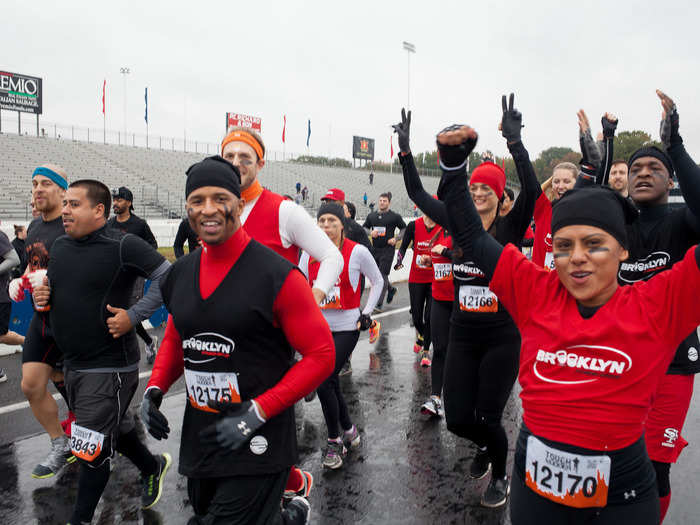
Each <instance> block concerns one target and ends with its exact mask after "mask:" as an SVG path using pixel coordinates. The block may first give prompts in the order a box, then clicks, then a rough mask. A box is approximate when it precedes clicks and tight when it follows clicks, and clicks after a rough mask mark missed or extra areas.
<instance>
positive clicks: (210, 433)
mask: <svg viewBox="0 0 700 525" xmlns="http://www.w3.org/2000/svg"><path fill="white" fill-rule="evenodd" d="M207 404H208V405H209V407H210V408H213V409H215V410H218V411H219V412H220V413H221V416H222V417H221V418H220V419H219V420H218V421H217V422H216V423H214V424H212V425H209V426H208V427H207V428H205V429H204V430H202V431H201V432H200V433H199V437H200V438H201V439H202V441H203V442H206V443H209V444H211V445H216V446H219V447H223V448H230V449H231V450H236V449H238V448H240V447H241V446H243V445H244V444H245V443H246V442H247V441H248V440H249V439H250V438H252V437H253V435H255V432H256V431H257V430H258V429H259V428H260V427H261V426H263V425H264V424H265V420H264V419H262V418H261V417H260V416H259V415H258V413H257V412H256V410H255V406H254V405H253V402H252V401H243V402H242V403H227V402H225V401H214V400H211V399H210V400H209V402H208V403H207Z"/></svg>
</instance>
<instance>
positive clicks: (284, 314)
mask: <svg viewBox="0 0 700 525" xmlns="http://www.w3.org/2000/svg"><path fill="white" fill-rule="evenodd" d="M250 240H251V239H250V236H248V234H247V233H246V232H245V231H244V230H243V228H239V229H238V230H236V232H235V233H234V234H233V235H232V236H231V237H230V238H229V239H228V240H227V241H226V242H224V243H223V244H220V245H207V244H205V245H204V249H202V250H201V255H200V275H199V291H200V293H201V295H202V298H204V299H206V298H207V297H209V296H210V295H211V294H212V293H213V292H214V290H215V289H216V288H217V287H218V286H219V284H221V282H222V281H223V279H224V277H225V276H226V274H227V273H228V272H229V271H230V270H231V268H232V267H233V265H234V264H236V261H237V260H238V258H239V256H240V255H241V253H242V252H243V250H244V249H245V247H246V246H247V245H248V243H249V242H250ZM273 313H274V323H275V326H278V327H279V328H281V329H282V332H284V335H285V337H286V338H287V340H288V341H289V344H290V345H291V346H292V348H294V349H295V350H296V351H297V352H299V353H300V354H301V355H302V359H301V360H300V361H299V362H297V363H296V364H295V365H294V366H292V368H290V369H289V371H288V372H287V373H286V374H285V375H284V377H283V378H282V379H281V380H280V382H279V383H277V384H276V385H275V386H274V387H272V388H270V389H269V390H267V391H266V392H264V393H263V394H261V395H260V396H258V397H257V398H255V401H256V402H257V403H258V405H259V406H260V408H261V409H262V410H263V412H264V413H265V416H266V417H267V418H270V417H273V416H275V415H277V414H279V413H280V412H282V411H283V410H285V409H286V408H288V407H290V406H292V405H293V404H294V403H295V402H296V401H298V400H299V399H301V398H302V397H304V396H305V395H306V394H308V393H309V392H311V391H313V390H314V389H315V388H316V387H318V386H319V385H320V384H321V383H322V382H323V381H324V380H325V379H326V378H327V377H328V376H329V375H330V374H331V372H332V371H333V368H334V366H335V347H334V345H333V337H332V336H331V331H330V328H329V327H328V323H327V322H326V320H325V319H324V317H323V315H322V314H321V310H320V309H319V308H318V306H316V301H315V300H314V297H313V294H312V293H311V288H309V285H308V283H307V282H306V279H305V278H304V276H303V275H302V274H301V272H298V271H292V272H290V273H289V275H288V276H287V279H286V281H285V282H284V284H283V285H282V288H281V289H280V291H279V293H278V294H277V297H276V299H275V301H274V304H273ZM183 370H184V360H183V351H182V339H181V338H180V334H179V333H178V331H177V328H176V327H175V323H174V322H173V319H172V316H168V324H167V326H166V328H165V335H164V336H163V342H162V343H161V345H160V349H159V350H158V355H157V356H156V361H155V363H154V365H153V371H152V373H151V378H150V380H149V381H148V386H147V388H150V387H157V388H159V389H160V390H162V391H163V392H167V391H168V389H169V388H170V386H171V385H172V384H173V383H174V382H175V381H177V379H178V378H179V377H180V376H181V375H182V373H183Z"/></svg>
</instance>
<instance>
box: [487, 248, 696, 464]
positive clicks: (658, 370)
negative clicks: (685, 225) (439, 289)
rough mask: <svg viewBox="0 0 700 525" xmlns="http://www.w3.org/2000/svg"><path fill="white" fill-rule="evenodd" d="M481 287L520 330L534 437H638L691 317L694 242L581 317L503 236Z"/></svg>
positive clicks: (561, 290)
mask: <svg viewBox="0 0 700 525" xmlns="http://www.w3.org/2000/svg"><path fill="white" fill-rule="evenodd" d="M489 286H490V288H491V290H492V291H493V292H494V293H495V294H496V295H498V298H499V300H500V301H501V302H502V303H503V305H504V306H505V307H506V309H507V310H508V312H510V314H511V316H512V317H513V320H514V321H515V323H516V324H517V326H518V329H519V330H520V334H521V336H522V347H521V352H520V374H519V379H520V384H521V386H522V393H521V394H520V397H521V399H522V403H523V419H524V421H525V424H526V425H527V426H528V427H529V428H530V430H531V431H532V432H533V433H534V434H536V435H538V436H542V437H544V438H546V439H551V440H553V441H558V442H563V443H569V444H572V445H575V446H579V447H584V448H588V449H593V450H616V449H620V448H623V447H626V446H628V445H630V444H632V443H634V442H635V441H636V440H637V439H639V437H640V436H641V435H642V433H643V430H644V429H643V425H644V422H645V420H646V417H647V413H648V411H649V407H650V405H651V401H652V397H653V395H654V393H655V392H656V389H657V386H658V384H659V381H660V379H661V378H662V377H663V375H664V374H665V373H666V369H667V368H668V365H669V363H670V362H671V359H672V358H673V355H674V353H675V350H676V348H677V347H678V344H679V343H680V342H681V341H682V340H683V339H684V338H685V336H686V335H687V334H688V333H689V332H690V331H691V330H692V329H693V328H694V327H696V326H697V325H698V324H700V310H698V308H697V298H698V297H699V296H700V270H699V269H698V262H697V261H696V257H695V248H692V249H691V250H689V251H688V253H686V256H685V258H684V259H683V260H682V261H681V262H679V263H678V264H676V265H675V266H674V267H673V269H671V270H669V271H667V272H664V273H661V274H659V275H657V276H656V277H654V278H653V279H651V280H649V281H646V282H639V283H636V284H634V285H632V286H623V287H619V288H618V289H617V290H616V291H615V293H614V295H613V296H612V297H611V298H610V299H609V300H608V302H607V303H605V304H604V305H603V306H601V307H600V308H599V309H598V311H596V312H595V314H594V315H593V316H592V317H590V318H589V319H584V318H583V317H582V316H581V314H580V313H579V309H578V306H577V303H576V300H575V299H574V298H573V297H572V296H571V295H570V294H569V292H568V291H567V290H566V288H565V287H564V285H563V284H562V283H561V281H560V280H559V276H558V274H557V273H556V272H550V271H547V270H545V269H544V268H542V267H541V266H537V265H536V264H533V263H532V262H530V261H528V260H527V259H526V258H525V256H524V255H523V254H522V253H520V252H519V251H518V250H517V249H516V248H515V247H514V246H512V245H508V246H507V247H506V248H505V249H504V250H503V253H502V254H501V257H500V259H499V261H498V265H497V266H496V270H495V273H494V276H493V278H492V279H491V283H490V285H489ZM533 290H535V291H536V293H533Z"/></svg>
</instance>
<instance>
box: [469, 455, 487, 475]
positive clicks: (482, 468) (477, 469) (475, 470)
mask: <svg viewBox="0 0 700 525" xmlns="http://www.w3.org/2000/svg"><path fill="white" fill-rule="evenodd" d="M490 468H491V460H490V459H489V454H488V452H487V450H486V449H484V450H481V449H480V448H477V449H476V455H475V456H474V459H472V464H471V465H469V477H471V478H472V479H481V478H483V477H484V476H485V475H486V474H488V473H489V469H490Z"/></svg>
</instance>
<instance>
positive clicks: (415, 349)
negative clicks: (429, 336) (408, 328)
mask: <svg viewBox="0 0 700 525" xmlns="http://www.w3.org/2000/svg"><path fill="white" fill-rule="evenodd" d="M421 350H423V338H422V337H421V335H420V334H419V333H418V332H416V342H415V343H413V353H414V354H417V353H418V352H420V351H421Z"/></svg>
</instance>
